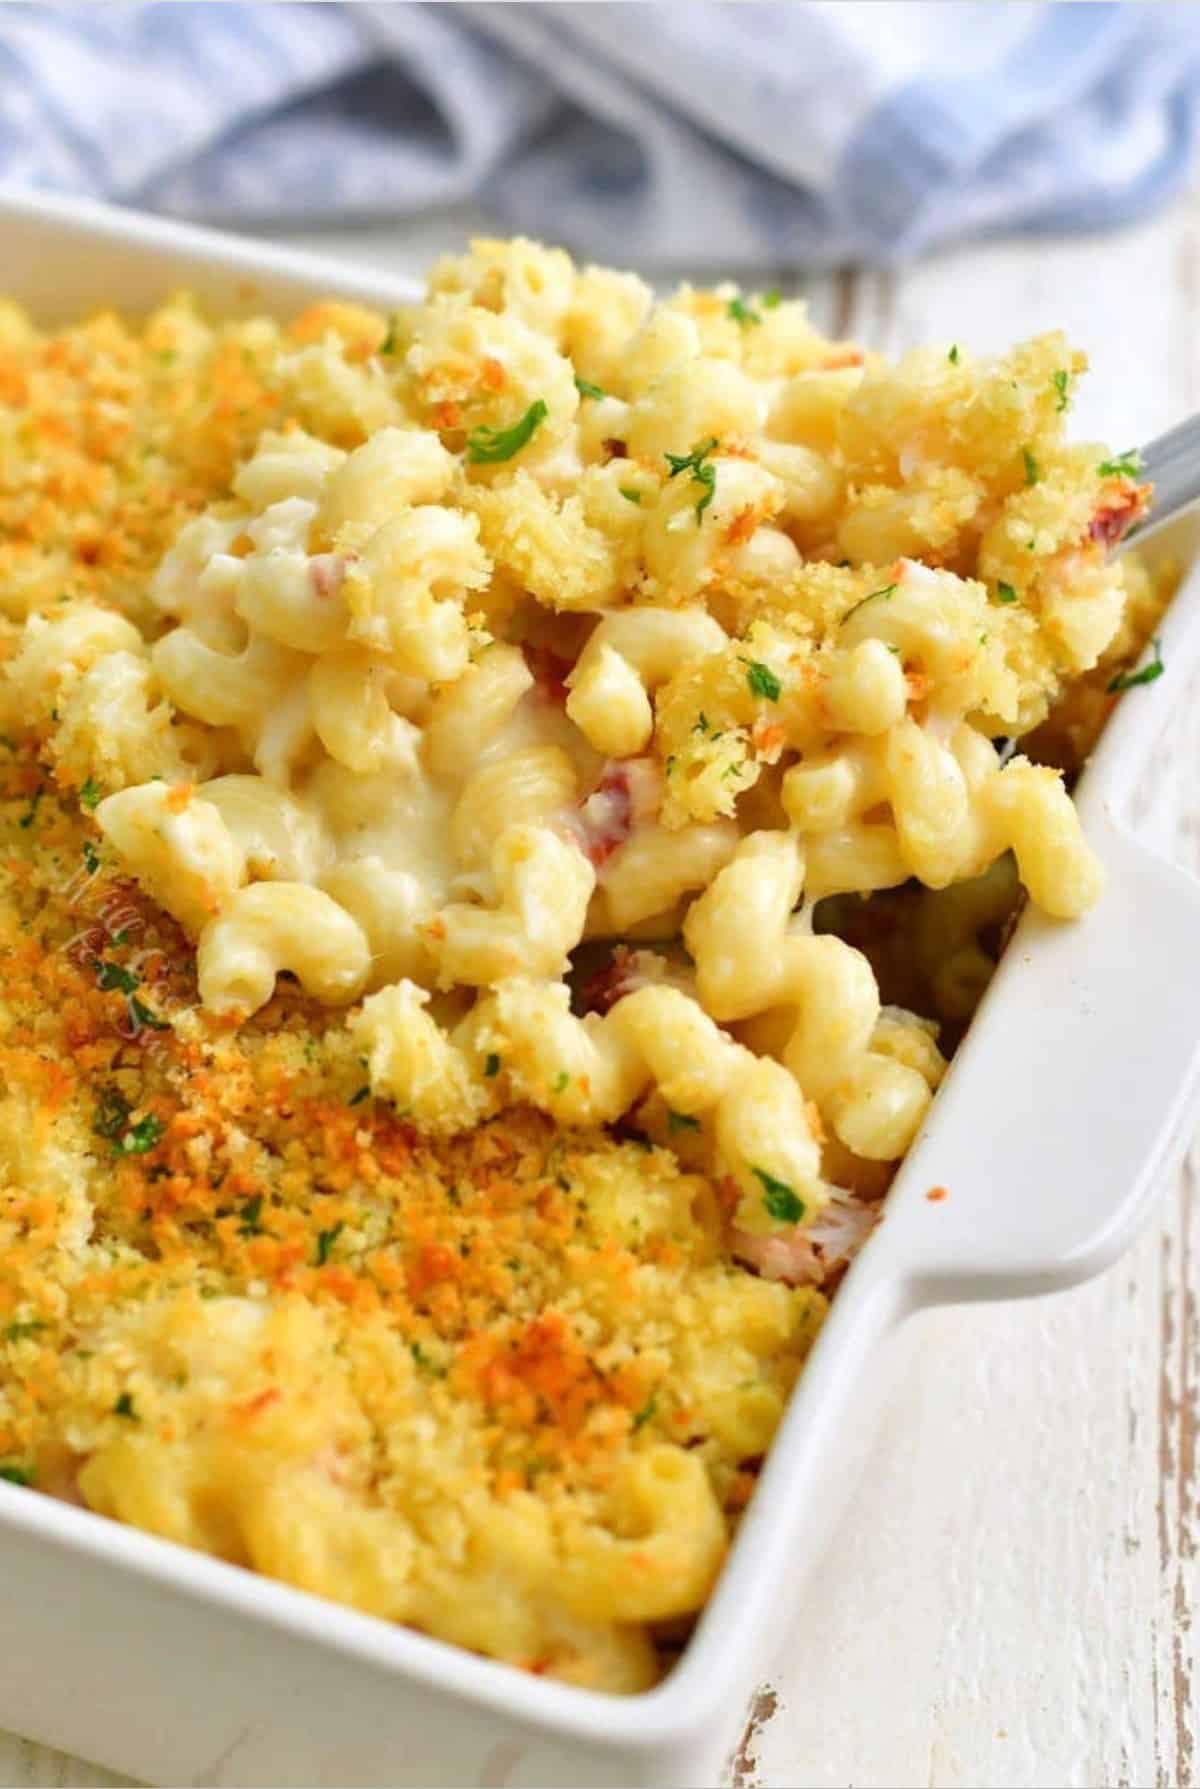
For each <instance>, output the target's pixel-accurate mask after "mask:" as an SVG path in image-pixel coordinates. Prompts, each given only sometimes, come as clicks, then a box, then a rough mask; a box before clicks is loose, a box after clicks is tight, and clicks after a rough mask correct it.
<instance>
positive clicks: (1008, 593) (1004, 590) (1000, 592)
mask: <svg viewBox="0 0 1200 1789" xmlns="http://www.w3.org/2000/svg"><path fill="white" fill-rule="evenodd" d="M1016 600H1017V593H1016V591H1015V590H1014V589H1013V587H1012V585H1011V584H1006V583H1005V582H1004V580H1003V578H1001V580H1000V582H999V583H998V584H997V585H996V601H997V602H998V603H1015V602H1016Z"/></svg>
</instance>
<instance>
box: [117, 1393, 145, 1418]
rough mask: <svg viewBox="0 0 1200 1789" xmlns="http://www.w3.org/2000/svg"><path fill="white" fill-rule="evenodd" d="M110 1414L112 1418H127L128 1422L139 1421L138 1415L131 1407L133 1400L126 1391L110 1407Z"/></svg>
mask: <svg viewBox="0 0 1200 1789" xmlns="http://www.w3.org/2000/svg"><path fill="white" fill-rule="evenodd" d="M112 1413H113V1415H114V1416H127V1417H128V1418H129V1420H130V1422H137V1421H138V1420H139V1418H138V1413H137V1411H136V1410H135V1409H134V1407H133V1399H132V1397H131V1396H130V1395H129V1393H128V1392H127V1391H123V1392H122V1393H121V1395H120V1397H119V1398H118V1399H117V1401H116V1403H115V1404H114V1405H113V1407H112Z"/></svg>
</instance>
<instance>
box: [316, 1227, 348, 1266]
mask: <svg viewBox="0 0 1200 1789" xmlns="http://www.w3.org/2000/svg"><path fill="white" fill-rule="evenodd" d="M345 1228H346V1226H345V1224H334V1225H333V1227H332V1229H329V1230H318V1231H317V1266H318V1267H324V1266H325V1265H326V1263H327V1262H328V1260H329V1256H330V1253H331V1251H332V1249H333V1245H334V1243H335V1242H336V1241H337V1239H338V1237H339V1236H340V1235H341V1234H342V1231H343V1230H344V1229H345Z"/></svg>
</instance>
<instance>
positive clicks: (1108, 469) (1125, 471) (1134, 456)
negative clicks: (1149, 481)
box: [1096, 447, 1142, 478]
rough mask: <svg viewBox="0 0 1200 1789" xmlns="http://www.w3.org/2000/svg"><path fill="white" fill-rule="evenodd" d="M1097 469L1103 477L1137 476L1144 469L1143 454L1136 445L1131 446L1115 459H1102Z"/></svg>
mask: <svg viewBox="0 0 1200 1789" xmlns="http://www.w3.org/2000/svg"><path fill="white" fill-rule="evenodd" d="M1096 470H1097V472H1098V473H1099V474H1100V476H1101V478H1136V477H1137V475H1138V473H1139V472H1140V471H1141V470H1142V456H1141V454H1140V453H1139V452H1138V450H1137V448H1136V447H1131V448H1130V449H1129V451H1128V452H1127V453H1120V454H1118V455H1117V457H1116V459H1115V460H1101V462H1100V464H1099V465H1098V466H1097V468H1096Z"/></svg>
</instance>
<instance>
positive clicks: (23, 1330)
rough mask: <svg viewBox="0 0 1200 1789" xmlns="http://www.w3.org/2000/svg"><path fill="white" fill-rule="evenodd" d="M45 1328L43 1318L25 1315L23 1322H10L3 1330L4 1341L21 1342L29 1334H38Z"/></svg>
mask: <svg viewBox="0 0 1200 1789" xmlns="http://www.w3.org/2000/svg"><path fill="white" fill-rule="evenodd" d="M45 1328H46V1323H45V1321H44V1319H43V1318H41V1317H27V1318H26V1319H25V1321H24V1322H23V1323H22V1322H18V1323H10V1324H9V1325H8V1327H7V1329H6V1330H5V1331H4V1340H5V1341H6V1342H23V1341H25V1340H26V1338H27V1337H29V1336H36V1335H40V1334H41V1332H42V1330H43V1329H45Z"/></svg>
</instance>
